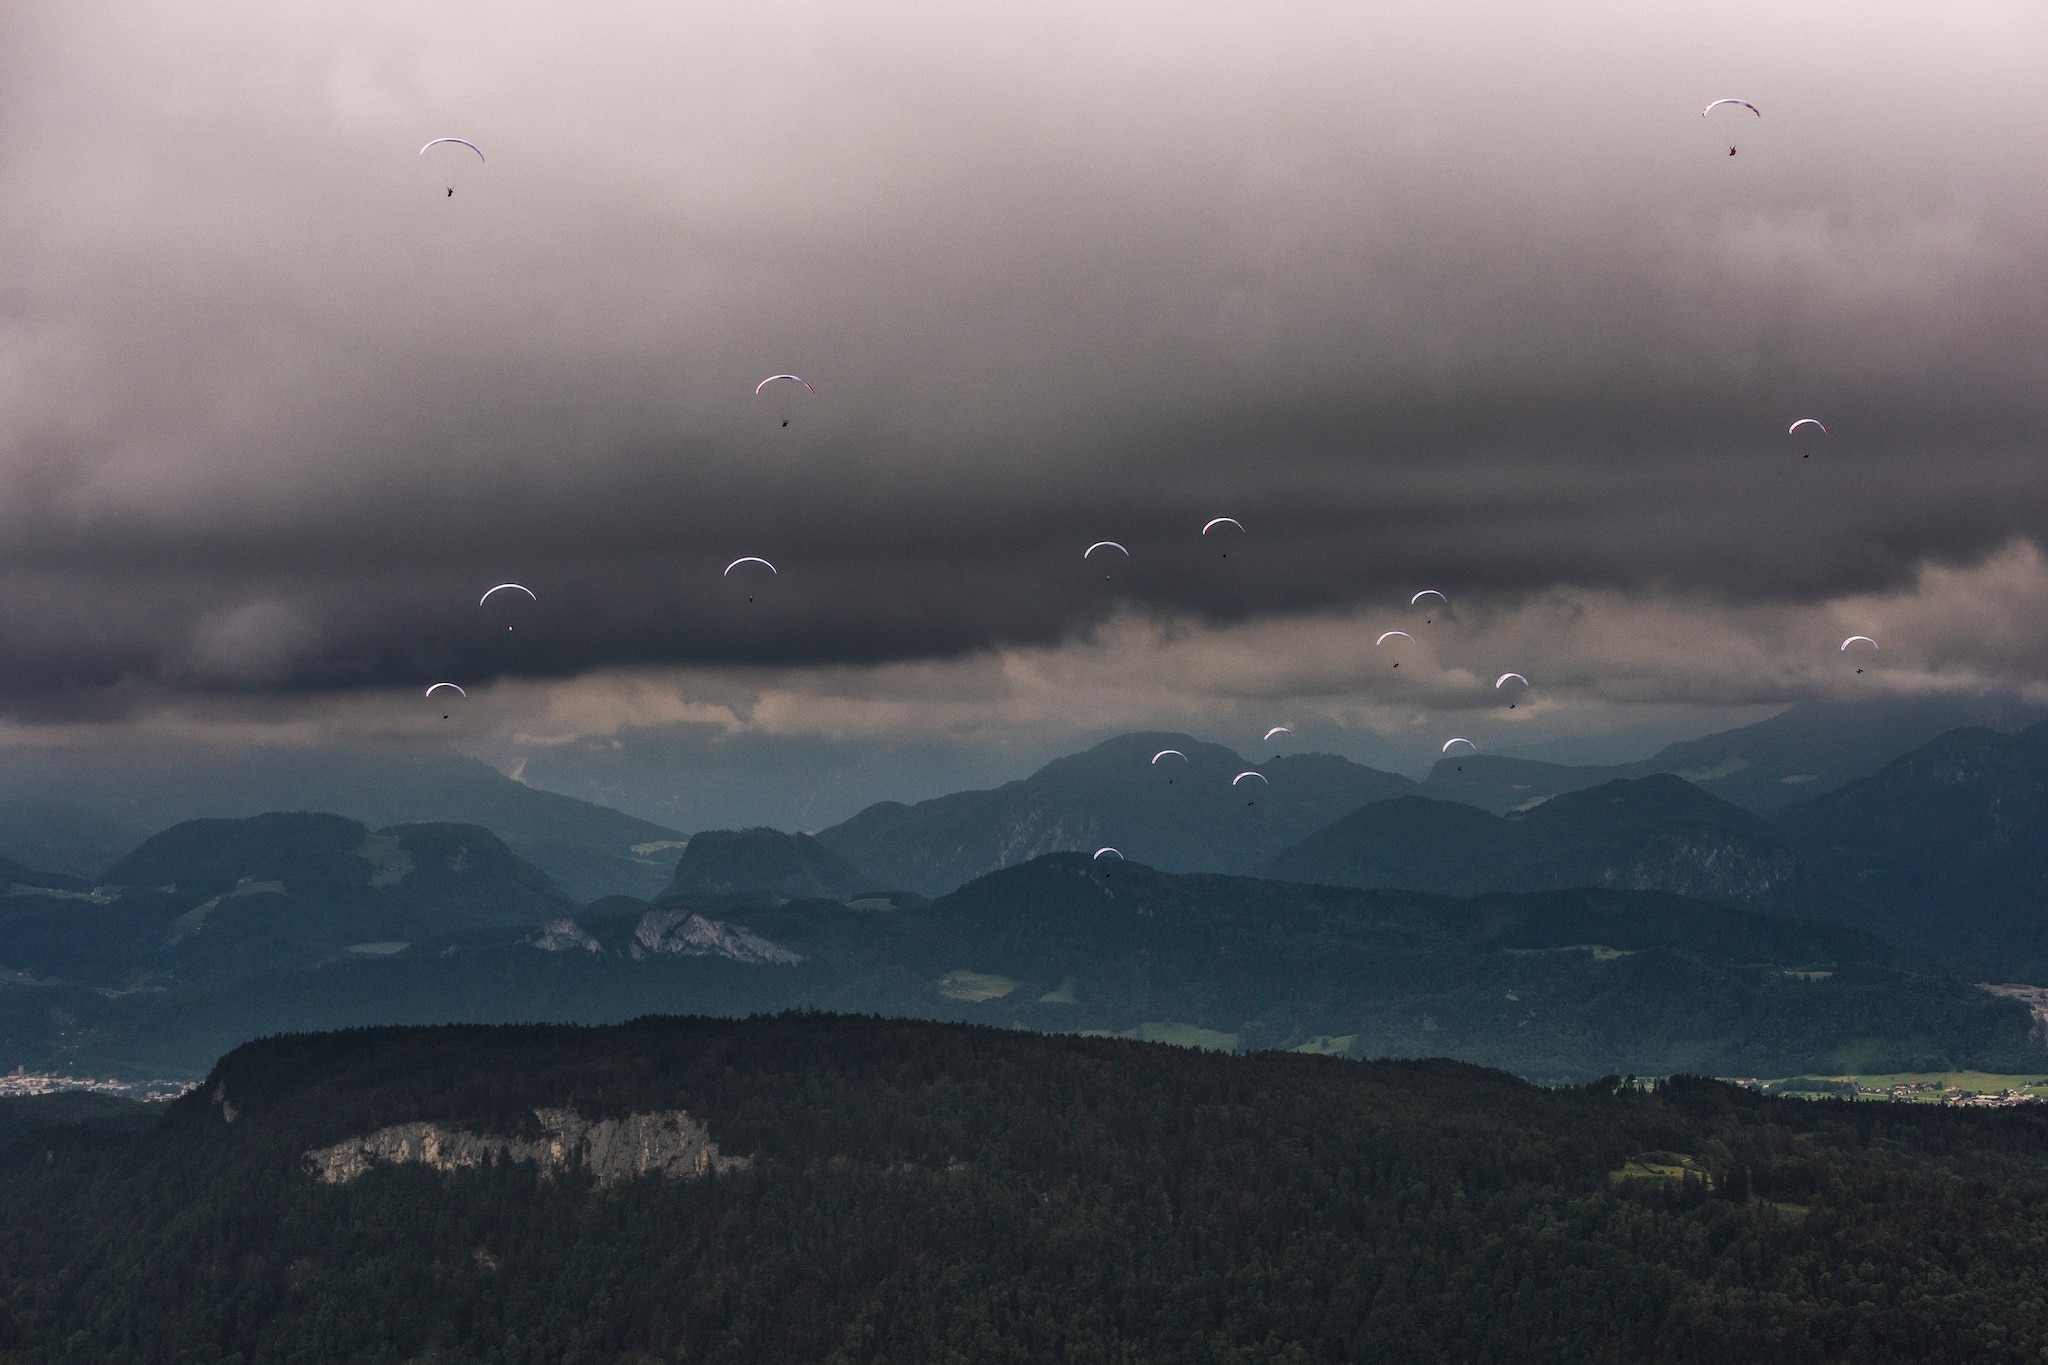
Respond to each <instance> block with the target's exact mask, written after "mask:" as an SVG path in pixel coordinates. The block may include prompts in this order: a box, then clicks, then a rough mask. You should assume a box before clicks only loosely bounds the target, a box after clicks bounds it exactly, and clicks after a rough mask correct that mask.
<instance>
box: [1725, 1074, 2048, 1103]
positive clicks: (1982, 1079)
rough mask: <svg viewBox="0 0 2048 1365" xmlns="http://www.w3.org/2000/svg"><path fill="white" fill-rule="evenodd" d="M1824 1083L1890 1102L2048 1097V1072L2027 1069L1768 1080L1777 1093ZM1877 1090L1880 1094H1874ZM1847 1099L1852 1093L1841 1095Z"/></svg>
mask: <svg viewBox="0 0 2048 1365" xmlns="http://www.w3.org/2000/svg"><path fill="white" fill-rule="evenodd" d="M1802 1081H1805V1082H1822V1083H1825V1084H1827V1085H1830V1086H1853V1087H1855V1091H1856V1093H1855V1098H1856V1099H1859V1100H1880V1101H1890V1100H1891V1099H1893V1097H1894V1092H1897V1098H1898V1099H1899V1100H1902V1101H1904V1102H1907V1103H1911V1104H1940V1103H1941V1102H1942V1100H1943V1098H1944V1097H1945V1096H1946V1095H1948V1094H1949V1093H1951V1092H1960V1093H1962V1094H1966V1095H2002V1094H2004V1093H2005V1092H2007V1091H2009V1090H2017V1091H2020V1092H2021V1093H2023V1094H2027V1095H2031V1096H2034V1097H2035V1098H2037V1099H2042V1100H2048V1072H2042V1071H2025V1072H2019V1073H2014V1074H2003V1073H1999V1072H1992V1071H1912V1072H1893V1073H1886V1074H1860V1075H1839V1076H1792V1077H1785V1078H1780V1079H1778V1080H1771V1081H1764V1082H1762V1084H1763V1085H1764V1086H1766V1087H1775V1089H1774V1090H1773V1093H1776V1094H1786V1095H1794V1096H1797V1095H1800V1094H1823V1093H1828V1092H1824V1091H1821V1090H1820V1089H1819V1088H1818V1087H1817V1086H1816V1087H1814V1088H1813V1089H1812V1090H1807V1089H1805V1088H1803V1087H1801V1086H1800V1084H1799V1082H1802ZM1872 1092H1877V1093H1872ZM1839 1098H1843V1099H1847V1098H1849V1096H1847V1095H1845V1094H1844V1095H1840V1096H1839Z"/></svg>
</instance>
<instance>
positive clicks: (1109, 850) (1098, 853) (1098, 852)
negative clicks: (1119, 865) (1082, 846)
mask: <svg viewBox="0 0 2048 1365" xmlns="http://www.w3.org/2000/svg"><path fill="white" fill-rule="evenodd" d="M1105 853H1116V850H1115V849H1113V848H1098V849H1096V850H1095V856H1096V857H1097V858H1100V857H1101V856H1102V855H1103V854H1105ZM1116 860H1117V861H1118V862H1122V861H1123V860H1124V855H1123V854H1121V853H1116Z"/></svg>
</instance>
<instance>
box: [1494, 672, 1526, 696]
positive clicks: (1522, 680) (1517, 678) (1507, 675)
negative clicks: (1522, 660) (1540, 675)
mask: <svg viewBox="0 0 2048 1365" xmlns="http://www.w3.org/2000/svg"><path fill="white" fill-rule="evenodd" d="M1509 678H1513V679H1514V680H1515V681H1516V682H1518V683H1520V684H1521V685H1522V686H1524V687H1527V686H1528V685H1529V680H1528V679H1527V678H1525V677H1523V676H1522V675H1521V674H1519V673H1503V674H1501V675H1500V676H1499V677H1498V678H1495V679H1494V680H1493V687H1494V690H1495V691H1496V692H1497V691H1499V690H1500V685H1501V684H1502V683H1504V682H1506V681H1507V680H1508V679H1509Z"/></svg>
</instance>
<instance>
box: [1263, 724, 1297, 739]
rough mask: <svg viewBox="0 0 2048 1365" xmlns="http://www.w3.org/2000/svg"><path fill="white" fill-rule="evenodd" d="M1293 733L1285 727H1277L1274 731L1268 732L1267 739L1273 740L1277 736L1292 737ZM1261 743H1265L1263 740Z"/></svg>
mask: <svg viewBox="0 0 2048 1365" xmlns="http://www.w3.org/2000/svg"><path fill="white" fill-rule="evenodd" d="M1293 733H1294V731H1292V730H1290V729H1288V728H1287V727H1286V726H1284V725H1276V726H1274V727H1273V728H1272V729H1270V730H1268V731H1266V739H1271V738H1272V737H1273V736H1275V735H1291V734H1293ZM1260 742H1261V743H1263V742H1264V741H1263V740H1262V741H1260Z"/></svg>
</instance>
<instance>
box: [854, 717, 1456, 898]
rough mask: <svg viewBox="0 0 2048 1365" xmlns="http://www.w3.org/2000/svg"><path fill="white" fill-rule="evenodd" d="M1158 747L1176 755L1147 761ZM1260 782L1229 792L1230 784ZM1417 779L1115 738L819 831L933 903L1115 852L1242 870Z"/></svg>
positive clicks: (1164, 740) (1175, 740) (1301, 757)
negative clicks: (1008, 777)
mask: <svg viewBox="0 0 2048 1365" xmlns="http://www.w3.org/2000/svg"><path fill="white" fill-rule="evenodd" d="M1161 750H1177V751H1178V752H1179V753H1180V754H1182V755H1185V758H1180V757H1173V756H1168V757H1165V758H1161V759H1160V760H1159V761H1158V762H1156V763H1155V762H1153V761H1152V760H1153V757H1154V755H1155V754H1157V753H1158V752H1159V751H1161ZM1247 771H1254V772H1257V773H1259V774H1261V776H1260V777H1259V778H1246V779H1245V780H1244V781H1243V782H1242V783H1241V784H1239V785H1236V786H1233V785H1232V782H1233V779H1235V778H1236V777H1237V776H1238V775H1239V774H1240V773H1244V772H1247ZM1416 790H1418V788H1417V785H1416V783H1415V782H1414V781H1412V780H1411V779H1409V778H1405V777H1401V776H1399V775H1397V774H1394V773H1384V772H1380V771H1378V770H1377V769H1374V768H1367V767H1363V766H1361V765H1359V764H1356V763H1352V762H1351V761H1349V760H1348V759H1343V758H1337V757H1335V756H1333V755H1329V754H1298V755H1291V756H1288V757H1284V758H1281V757H1276V758H1274V759H1271V760H1268V761H1266V762H1264V763H1254V762H1252V761H1251V760H1248V759H1246V758H1244V757H1242V756H1241V755H1239V754H1237V753H1236V752H1234V751H1232V750H1230V749H1227V748H1225V747H1224V746H1222V745H1220V744H1206V743H1203V742H1201V741H1198V740H1195V739H1192V738H1190V737H1189V736H1187V735H1182V734H1173V733H1149V734H1132V735H1120V736H1118V737H1117V738H1115V739H1111V740H1106V741H1104V742H1103V743H1101V744H1098V745H1096V746H1095V747H1094V748H1092V749H1088V750H1086V751H1084V752H1082V753H1079V754H1074V755H1071V756H1070V757H1067V758H1063V759H1059V760H1057V761H1056V762H1053V763H1049V764H1047V765H1046V766H1045V767H1043V768H1041V769H1039V770H1038V771H1037V772H1035V773H1033V774H1032V775H1031V776H1029V777H1027V778H1023V779H1021V780H1019V781H1016V782H1009V783H1005V784H1004V785H1003V786H1001V787H997V788H995V789H993V790H990V791H975V792H955V793H954V794H952V795H950V796H941V797H937V798H935V799H933V800H930V801H920V802H918V803H917V804H916V805H914V806H905V805H902V804H900V803H897V802H883V803H881V804H879V805H875V806H870V807H868V808H867V809H866V810H864V811H861V812H860V813H859V814H858V815H855V816H854V817H853V818H852V819H850V820H847V821H845V822H843V823H841V824H837V825H834V826H832V827H831V828H830V829H826V830H821V831H819V833H818V836H817V838H818V842H819V843H821V844H823V845H824V846H825V847H827V848H829V849H831V850H832V851H833V852H835V853H837V854H839V855H840V856H841V857H842V858H844V859H845V860H846V861H847V862H848V863H851V864H852V865H853V866H855V867H857V868H860V869H862V870H864V871H865V872H866V873H867V874H868V875H869V876H870V877H871V878H873V884H874V885H876V886H882V887H890V888H898V889H902V890H908V891H918V892H922V893H924V894H926V895H938V894H943V893H944V892H947V891H950V890H952V889H953V888H954V887H956V886H959V885H961V884H962V883H964V882H967V881H969V880H972V879H973V878H975V877H979V876H982V875H984V874H986V873H989V872H993V871H995V870H997V869H998V868H1004V867H1012V866H1015V865H1017V864H1019V863H1023V862H1028V861H1029V860H1031V859H1033V858H1036V857H1039V856H1041V855H1043V854H1046V853H1053V852H1062V851H1068V850H1077V851H1084V852H1091V853H1092V852H1093V851H1094V850H1095V849H1097V848H1099V847H1102V846H1103V845H1113V846H1114V847H1116V848H1117V849H1118V850H1119V851H1120V852H1121V853H1122V854H1123V855H1124V856H1125V857H1127V858H1130V859H1133V860H1135V861H1138V862H1143V863H1146V864H1148V865H1151V866H1155V867H1159V868H1163V869H1167V870H1172V871H1195V870H1200V871H1214V872H1250V871H1252V870H1253V869H1255V868H1257V867H1258V866H1260V865H1261V864H1262V863H1264V862H1265V861H1266V860H1267V859H1269V858H1271V857H1272V856H1273V855H1274V854H1275V853H1278V852H1279V851H1280V850H1281V849H1283V848H1285V847H1287V846H1288V845H1289V844H1292V843H1294V842H1295V841H1296V840H1298V839H1301V838H1302V837H1304V836H1306V835H1307V834H1309V833H1310V832H1312V831H1313V830H1316V829H1318V828H1320V827H1322V826H1323V825H1326V824H1328V823H1329V822H1330V821H1331V820H1334V819H1336V818H1337V817H1338V816H1340V815H1342V814H1344V813H1345V812H1347V811H1350V810H1354V809H1356V808H1357V807H1359V806H1361V805H1364V804H1366V803H1367V802H1369V801H1378V800H1384V799H1386V798H1387V797H1390V796H1400V795H1404V794H1406V793H1409V792H1414V791H1416Z"/></svg>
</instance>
